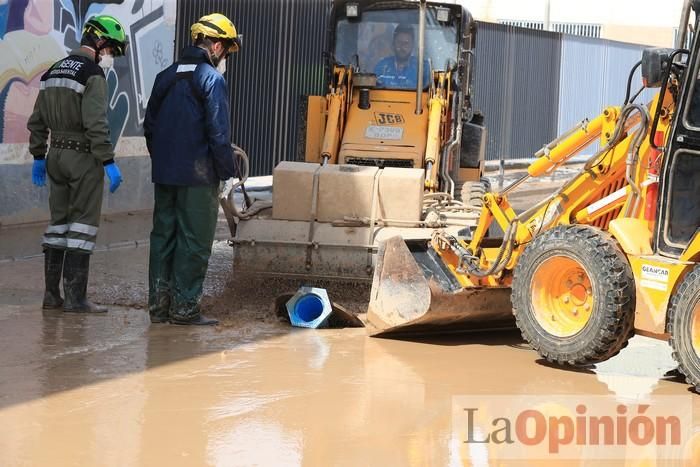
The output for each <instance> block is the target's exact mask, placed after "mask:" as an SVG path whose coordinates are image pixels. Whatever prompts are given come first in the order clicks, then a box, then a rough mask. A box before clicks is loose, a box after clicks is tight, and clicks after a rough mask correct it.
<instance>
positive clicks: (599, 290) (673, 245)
mask: <svg viewBox="0 0 700 467" xmlns="http://www.w3.org/2000/svg"><path fill="white" fill-rule="evenodd" d="M692 11H694V12H695V21H694V22H693V24H694V30H695V31H697V30H698V15H699V13H700V1H697V0H695V1H688V0H687V1H686V2H685V4H684V10H683V14H682V20H681V23H680V28H679V31H680V32H681V35H682V36H684V35H685V32H686V31H687V30H688V22H689V19H690V16H691V12H692ZM699 37H700V35H696V36H695V38H694V41H693V45H692V47H691V50H684V49H679V50H672V49H647V50H645V51H644V52H643V56H642V60H641V62H640V64H639V65H641V71H642V77H643V82H644V85H645V86H646V87H658V88H660V90H659V92H658V93H657V94H656V95H655V97H654V98H653V100H651V102H650V103H649V104H648V105H643V104H639V103H635V102H634V100H635V99H634V98H630V97H629V96H630V94H631V92H630V89H629V84H628V90H627V98H626V99H625V102H624V103H623V105H622V106H621V107H609V108H607V109H605V110H603V112H602V113H601V114H600V115H599V116H597V117H596V118H594V119H592V120H590V121H588V120H586V121H583V122H582V123H581V124H580V125H578V126H576V127H575V128H573V129H572V130H571V131H569V132H567V133H566V134H564V135H562V136H561V137H559V138H557V139H556V140H555V141H553V142H552V143H550V144H548V145H546V146H545V147H544V148H543V149H542V150H541V151H540V152H539V153H538V156H539V158H537V159H536V160H535V161H534V162H533V163H532V164H531V165H530V166H529V168H528V174H527V175H525V176H524V177H523V178H522V179H520V180H518V181H516V182H515V183H513V184H512V185H510V186H508V187H506V188H505V189H503V191H501V192H489V193H486V194H485V195H484V197H483V203H484V205H483V208H482V211H481V215H480V218H479V222H478V226H477V228H476V229H475V230H474V231H473V232H472V233H471V234H470V235H468V236H462V237H460V236H456V235H453V234H451V233H449V232H447V231H445V230H441V229H437V230H435V232H434V234H433V236H432V239H431V241H430V242H429V243H428V244H426V243H425V242H405V241H403V240H401V239H399V238H392V239H389V240H388V241H386V242H384V243H383V244H382V246H381V247H380V251H379V253H378V264H377V267H376V269H375V275H374V282H373V285H372V293H371V302H370V305H369V310H368V321H369V323H370V334H372V335H387V334H391V333H400V332H403V333H406V332H411V331H425V330H431V328H432V330H435V329H436V328H435V327H436V326H438V325H446V324H447V325H449V326H447V327H443V328H442V329H443V330H445V329H446V330H454V329H456V328H457V325H458V324H466V325H467V326H468V327H470V328H472V329H474V328H479V327H498V326H503V325H507V324H508V323H509V321H512V320H513V319H514V320H515V323H516V324H517V326H518V328H520V330H521V332H522V335H523V337H524V338H525V339H526V340H527V342H528V343H529V344H530V345H531V346H532V347H533V348H534V349H535V350H536V351H537V352H539V354H540V355H541V356H542V357H544V358H546V359H547V360H548V361H551V362H555V363H558V364H562V365H587V364H592V363H595V362H600V361H602V360H605V359H607V358H609V357H611V356H613V355H615V354H617V353H618V352H619V351H620V350H621V349H622V348H623V347H624V346H625V345H626V343H627V341H628V339H629V338H630V337H631V336H632V334H633V333H635V332H636V333H639V334H643V335H648V336H652V337H656V338H660V339H670V343H671V346H672V348H673V355H674V357H675V358H676V360H677V361H678V362H679V364H680V369H681V371H682V372H683V373H684V374H685V375H686V377H687V380H688V382H689V383H690V384H692V385H694V386H695V387H696V388H698V389H700V265H699V264H698V262H699V261H700V233H699V232H700V230H699V229H698V227H700V53H699V48H700V41H699V40H698V38H699ZM680 43H681V44H683V43H684V41H683V40H681V41H680ZM635 68H636V67H635ZM633 72H634V69H633V70H632V73H633ZM630 78H631V76H630ZM630 82H631V79H630ZM596 141H599V142H600V149H599V150H597V151H595V153H594V155H593V156H592V157H590V159H588V161H587V162H586V164H585V167H584V168H583V169H582V170H581V171H580V172H579V173H578V174H577V175H576V176H574V177H573V178H572V179H571V180H570V181H568V182H567V183H565V184H564V185H563V186H562V187H561V188H560V189H559V190H558V191H556V192H555V193H553V194H552V195H551V196H548V197H546V198H545V199H543V200H542V201H541V202H539V203H537V204H536V205H534V206H532V207H531V208H530V209H528V210H527V211H525V212H522V213H519V214H517V213H516V212H514V210H513V209H512V208H511V205H510V203H509V200H508V198H509V195H511V193H512V192H513V191H514V190H515V189H516V188H517V187H518V186H519V185H520V184H521V183H522V182H524V181H525V180H526V179H527V178H530V177H539V176H543V175H545V174H548V173H550V172H551V171H553V170H556V169H557V168H558V167H559V166H561V165H562V164H563V163H565V162H566V161H567V160H569V159H570V158H571V157H572V156H574V155H576V154H579V153H580V152H581V151H582V150H583V149H584V148H586V147H589V146H590V145H591V144H592V143H594V142H596ZM492 223H496V224H498V225H499V226H500V227H501V229H502V230H503V232H504V234H503V236H502V237H501V238H488V237H487V236H486V234H487V232H488V228H489V226H490V225H491V224H492Z"/></svg>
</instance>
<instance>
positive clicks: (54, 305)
mask: <svg viewBox="0 0 700 467" xmlns="http://www.w3.org/2000/svg"><path fill="white" fill-rule="evenodd" d="M64 253H65V251H64V250H59V249H56V248H46V249H45V250H44V282H45V284H46V288H45V291H44V302H43V303H42V305H41V307H42V308H43V309H44V310H59V309H61V307H63V299H62V298H61V290H60V284H61V274H62V273H63V256H64Z"/></svg>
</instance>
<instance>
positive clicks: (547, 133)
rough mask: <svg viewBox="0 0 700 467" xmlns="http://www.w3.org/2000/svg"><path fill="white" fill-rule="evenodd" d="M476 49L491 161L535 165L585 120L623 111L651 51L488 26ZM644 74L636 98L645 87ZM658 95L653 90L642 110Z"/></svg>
mask: <svg viewBox="0 0 700 467" xmlns="http://www.w3.org/2000/svg"><path fill="white" fill-rule="evenodd" d="M476 44H477V46H476V52H475V55H476V65H475V66H476V70H475V78H474V94H475V96H474V102H475V106H476V108H477V109H479V110H481V111H482V112H483V113H484V115H485V121H486V127H487V128H488V131H489V139H488V146H487V151H486V159H487V160H501V159H505V160H508V159H527V158H530V157H532V154H534V153H535V152H536V151H537V150H538V149H540V148H541V147H542V146H543V145H544V144H546V143H547V142H549V141H551V140H552V139H554V138H555V137H556V136H557V135H558V134H561V133H563V132H564V131H566V130H568V129H569V128H571V127H572V126H574V125H575V124H576V123H578V122H580V121H581V120H583V119H584V118H592V117H595V116H597V115H598V114H600V112H601V111H602V110H603V109H604V108H605V107H608V106H611V105H622V102H623V101H624V98H625V90H626V86H627V77H628V74H629V72H630V70H631V69H632V67H633V66H634V64H635V63H637V62H638V61H639V60H640V59H641V58H642V50H643V49H644V46H641V45H634V44H626V43H622V42H615V41H609V40H604V39H594V38H586V37H580V36H571V35H563V34H560V33H555V32H545V31H538V30H533V29H523V28H518V27H513V26H509V25H502V24H492V23H483V22H479V24H478V33H477V40H476ZM638 73H639V72H637V78H636V79H635V80H634V81H633V83H634V84H633V86H632V93H635V92H636V91H637V90H638V88H639V86H641V79H639V74H638ZM652 95H653V91H652V90H645V91H644V92H643V93H642V95H641V96H640V98H639V99H638V101H637V102H647V101H648V100H650V99H651V97H652ZM593 148H594V147H592V149H593ZM592 149H591V150H592ZM589 152H590V151H589Z"/></svg>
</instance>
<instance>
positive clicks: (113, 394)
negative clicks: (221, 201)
mask: <svg viewBox="0 0 700 467" xmlns="http://www.w3.org/2000/svg"><path fill="white" fill-rule="evenodd" d="M227 248H228V247H226V246H225V245H221V244H218V245H217V248H216V249H215V255H214V256H215V257H214V259H213V261H212V270H211V271H210V273H212V274H213V276H217V275H221V274H223V273H222V271H223V269H225V267H226V263H227V261H228V260H229V259H230V258H227V254H229V253H228V251H227ZM146 253H147V250H146V249H144V248H132V249H123V250H120V251H107V252H102V253H97V254H95V261H94V264H95V268H96V270H95V274H94V277H95V280H93V283H92V284H91V290H93V291H94V295H96V296H98V297H101V298H103V299H102V300H100V301H103V302H109V301H110V300H104V298H105V297H107V298H109V297H110V296H111V295H110V294H109V293H108V294H105V295H100V284H101V283H102V281H103V279H102V277H103V275H104V277H108V276H109V277H112V278H113V280H112V282H113V286H114V287H115V289H118V288H119V284H120V283H124V284H125V286H124V287H123V288H122V290H121V292H120V294H121V295H119V294H118V295H117V296H116V299H117V301H119V300H122V299H123V297H124V296H126V295H129V294H132V299H133V300H134V301H138V299H139V297H141V298H142V296H141V295H140V294H141V293H143V291H142V289H139V288H137V287H136V286H135V283H136V282H138V281H139V280H142V279H144V278H145V263H144V260H143V258H145V256H146ZM139 258H140V260H139ZM229 264H230V263H229ZM40 266H41V261H40V259H39V258H37V259H31V260H26V261H20V262H15V263H12V264H2V265H0V281H1V282H0V283H1V284H2V295H1V296H0V355H3V359H2V361H1V362H0V427H3V428H2V431H1V432H0V465H2V466H14V465H53V466H64V465H65V466H68V465H91V466H92V465H114V466H117V465H118V466H126V465H169V466H170V465H173V466H174V465H187V466H192V465H275V466H277V465H302V464H303V465H319V466H326V465H353V466H354V465H382V466H385V465H421V466H422V465H543V462H542V461H536V462H535V461H531V462H529V463H528V462H524V463H517V462H513V461H508V462H505V461H504V462H500V463H499V462H497V461H491V460H490V459H491V457H490V456H493V453H490V452H489V450H483V449H482V450H473V452H472V451H469V450H467V451H466V453H465V451H464V446H463V443H462V441H461V440H460V438H459V437H458V436H457V432H456V431H455V430H454V429H453V428H454V427H453V414H452V404H453V398H454V397H455V396H469V397H472V398H476V399H480V398H485V397H488V396H491V395H507V396H510V397H521V396H526V395H542V394H544V395H552V397H555V396H556V395H581V396H580V397H582V398H583V399H586V398H589V397H590V396H595V395H600V396H607V397H609V398H612V399H614V400H620V401H630V400H653V398H654V397H657V396H669V395H676V396H688V397H691V404H692V406H693V407H694V409H695V412H696V413H700V411H698V410H697V409H699V408H700V396H696V395H692V394H691V393H690V392H689V391H688V387H687V385H686V384H685V383H684V382H681V381H680V380H679V379H678V378H677V377H676V375H675V373H674V371H673V370H674V368H675V364H674V362H673V360H672V358H671V355H670V349H669V348H668V346H667V345H666V344H665V343H661V342H657V341H654V340H651V339H648V338H644V337H635V338H634V339H633V340H632V342H631V345H630V346H629V347H628V348H627V349H625V350H624V351H623V352H622V353H621V354H620V355H619V356H618V357H616V358H614V359H612V360H610V361H609V362H606V363H604V364H601V365H598V367H597V368H593V369H587V370H582V371H571V370H563V369H560V368H554V367H551V366H549V365H546V364H544V363H543V362H542V361H541V360H540V359H539V358H538V356H537V355H536V354H535V353H534V352H533V351H531V350H529V348H528V347H527V346H526V345H525V344H523V342H522V341H521V339H520V336H519V335H518V334H517V333H516V332H498V333H496V332H494V333H483V334H479V335H462V336H453V337H450V338H442V339H432V340H431V339H427V340H426V339H423V340H419V341H400V340H386V339H373V338H368V337H366V336H365V334H364V330H363V329H328V330H297V329H291V328H289V326H288V325H287V324H286V323H285V322H283V321H282V320H281V319H280V318H278V317H277V315H276V313H275V310H274V309H273V308H272V307H271V306H262V302H260V303H261V306H260V307H259V308H258V309H256V310H252V309H251V308H246V307H244V306H242V305H241V304H238V303H236V302H226V301H219V302H216V303H217V305H216V306H217V307H218V308H217V309H216V310H214V309H211V310H210V311H212V312H215V313H216V314H217V315H218V316H219V317H226V316H228V318H229V320H228V321H227V322H226V323H225V325H224V326H220V327H217V328H188V327H179V326H174V325H167V324H164V325H149V322H148V319H147V314H146V312H145V310H143V309H139V308H133V307H131V308H127V307H116V308H113V309H112V310H111V312H110V313H109V314H108V315H106V316H80V315H68V314H63V313H62V312H47V311H43V312H42V311H41V310H39V294H40V291H39V289H40V282H41V275H40V274H41V272H40ZM217 268H222V269H217ZM108 271H109V272H108ZM216 271H218V272H216ZM115 277H116V278H117V279H114V278H115ZM221 280H222V279H221V278H220V277H211V276H210V278H209V279H208V282H207V290H208V294H212V293H215V292H213V291H215V290H216V289H217V287H221ZM275 293H276V291H275ZM111 297H112V298H115V296H111ZM120 297H121V298H120ZM208 299H211V297H208ZM212 303H213V301H212ZM222 307H223V308H225V309H222ZM694 423H695V424H694V426H696V427H697V430H698V431H700V419H695V420H694ZM686 449H689V448H686ZM698 459H700V458H698ZM695 460H697V459H695ZM549 465H697V463H696V462H694V460H692V459H686V460H685V461H679V462H675V463H673V462H672V463H663V462H659V463H639V462H629V463H627V464H625V463H624V462H622V461H620V462H615V463H613V462H611V461H596V462H586V463H585V464H583V463H580V462H578V461H575V462H572V463H570V464H566V463H565V462H562V461H552V462H551V463H550V464H549Z"/></svg>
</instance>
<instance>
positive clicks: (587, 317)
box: [511, 226, 635, 365]
mask: <svg viewBox="0 0 700 467" xmlns="http://www.w3.org/2000/svg"><path fill="white" fill-rule="evenodd" d="M634 298H635V296H634V278H633V275H632V270H631V268H630V266H629V263H628V262H627V259H626V258H625V256H624V254H623V253H622V252H621V251H620V249H619V248H618V246H617V244H616V243H615V240H614V239H613V238H612V237H611V236H610V235H609V234H607V233H605V232H602V231H600V230H597V229H594V228H591V227H585V226H559V227H555V228H553V229H552V230H549V231H547V232H545V233H543V234H541V235H538V236H537V237H535V239H534V240H533V241H532V243H530V245H528V247H527V248H526V249H525V251H524V253H523V255H522V257H521V258H520V260H519V262H518V264H517V266H516V267H515V271H514V274H513V288H512V295H511V300H512V303H513V313H514V314H515V320H516V324H517V325H518V328H520V331H521V332H522V335H523V337H524V338H525V340H527V342H528V343H529V344H530V345H531V346H532V348H534V349H535V350H536V351H537V352H538V353H539V354H540V355H541V356H542V357H544V358H546V359H547V360H548V361H550V362H555V363H558V364H560V365H564V364H568V365H588V364H592V363H596V362H600V361H603V360H606V359H608V358H610V357H612V356H613V355H615V354H617V353H618V352H619V351H620V350H621V349H622V348H623V347H625V346H626V345H627V341H628V340H629V338H630V337H631V334H632V329H633V324H634V303H635V302H634Z"/></svg>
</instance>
